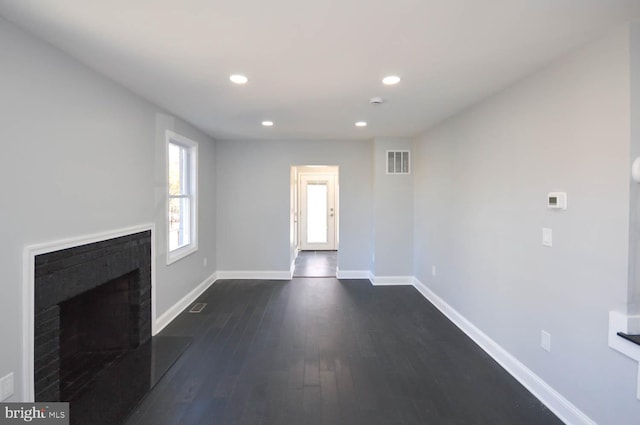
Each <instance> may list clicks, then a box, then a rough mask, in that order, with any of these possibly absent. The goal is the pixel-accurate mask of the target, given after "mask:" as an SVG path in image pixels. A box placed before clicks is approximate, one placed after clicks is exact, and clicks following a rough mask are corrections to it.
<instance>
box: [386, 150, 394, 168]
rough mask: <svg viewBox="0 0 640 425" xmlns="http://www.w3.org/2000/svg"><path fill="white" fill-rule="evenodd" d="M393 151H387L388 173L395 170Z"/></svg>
mask: <svg viewBox="0 0 640 425" xmlns="http://www.w3.org/2000/svg"><path fill="white" fill-rule="evenodd" d="M393 165H394V164H393V152H388V153H387V173H393V172H394V171H395V170H394V169H393Z"/></svg>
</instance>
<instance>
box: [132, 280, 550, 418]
mask: <svg viewBox="0 0 640 425" xmlns="http://www.w3.org/2000/svg"><path fill="white" fill-rule="evenodd" d="M198 302H206V303H208V305H207V307H206V308H205V310H204V311H203V312H202V313H200V314H190V313H183V314H181V315H180V316H179V317H178V318H176V320H174V321H173V322H172V323H171V324H170V325H169V326H168V327H167V328H166V329H165V330H164V331H163V332H162V335H174V336H192V337H193V343H192V344H191V345H190V346H189V348H188V349H187V350H186V351H185V352H184V354H183V355H182V356H181V358H179V359H178V361H177V362H176V363H175V364H174V366H173V367H172V368H171V369H170V370H169V371H168V372H167V374H166V375H165V376H164V377H163V378H162V380H161V381H160V382H159V383H158V385H157V386H156V387H155V388H154V389H153V390H152V391H151V393H150V394H149V395H148V396H147V397H146V399H145V400H144V401H143V402H142V403H141V404H140V405H139V406H138V407H137V409H136V410H135V411H134V412H133V414H132V415H131V416H130V417H129V419H128V420H127V422H126V425H199V424H208V425H222V424H224V425H229V424H236V425H249V424H262V425H269V424H282V425H340V424H344V425H360V424H362V425H365V424H366V425H418V424H448V425H473V424H478V425H480V424H482V425H486V424H491V425H499V424H505V425H507V424H508V425H517V424H531V425H544V424H561V423H562V422H561V421H560V420H558V419H557V418H556V417H555V416H554V415H553V414H552V413H551V412H550V411H548V410H547V409H546V408H545V407H544V406H543V405H542V404H541V403H540V402H539V401H538V400H537V399H535V398H534V397H533V396H532V395H531V394H530V393H528V392H527V390H525V389H524V388H523V387H522V386H521V385H520V384H519V383H518V382H517V381H515V380H514V379H513V378H512V377H511V376H510V375H508V374H507V373H506V372H505V371H504V370H503V369H502V368H501V367H500V366H498V365H497V364H496V363H495V362H494V361H493V360H492V359H491V358H489V357H488V355H486V354H485V353H484V352H483V351H482V350H481V349H480V348H479V347H477V346H476V345H475V344H474V343H473V342H472V341H471V340H470V339H468V338H467V337H466V336H465V335H464V334H463V333H462V332H461V331H459V330H458V329H457V328H456V327H455V326H454V325H453V324H452V323H450V322H449V321H448V320H447V319H446V318H445V317H444V316H443V315H442V314H441V313H440V312H438V311H437V310H436V309H435V308H434V307H433V306H432V305H431V304H430V303H429V302H427V301H426V300H425V299H424V298H423V297H422V296H421V295H420V294H419V293H418V292H417V291H416V290H415V289H414V288H412V287H408V286H407V287H373V286H371V284H370V283H369V282H368V281H364V280H343V281H339V280H337V279H331V278H312V279H305V278H294V279H293V280H291V281H249V280H221V281H218V282H216V283H215V284H214V285H213V286H212V287H211V288H209V290H207V291H206V292H205V293H204V294H203V295H202V296H201V297H200V298H199V299H198Z"/></svg>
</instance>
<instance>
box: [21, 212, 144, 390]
mask: <svg viewBox="0 0 640 425" xmlns="http://www.w3.org/2000/svg"><path fill="white" fill-rule="evenodd" d="M148 230H150V231H151V320H152V322H151V323H153V322H154V321H155V314H156V275H155V273H156V269H155V225H154V224H153V223H150V224H141V225H139V226H132V227H126V228H123V229H117V230H110V231H106V232H101V233H94V234H91V235H82V236H75V237H71V238H67V239H61V240H58V241H53V242H45V243H41V244H34V245H28V246H26V247H25V248H24V250H23V255H22V264H23V269H22V352H23V353H24V363H23V365H22V377H23V378H22V381H23V382H22V388H23V392H22V399H23V400H22V401H24V402H33V401H34V400H35V383H34V371H33V368H34V358H33V350H34V340H33V339H34V329H33V325H34V319H35V317H34V314H35V312H34V311H33V310H34V300H35V258H36V255H41V254H46V253H49V252H54V251H60V250H63V249H67V248H73V247H75V246H80V245H86V244H90V243H95V242H100V241H105V240H108V239H113V238H119V237H121V236H127V235H130V234H133V233H139V232H145V231H148Z"/></svg>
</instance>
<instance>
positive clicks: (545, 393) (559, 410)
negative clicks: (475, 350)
mask: <svg viewBox="0 0 640 425" xmlns="http://www.w3.org/2000/svg"><path fill="white" fill-rule="evenodd" d="M413 286H414V287H415V288H416V289H417V290H418V291H419V292H420V293H421V294H422V295H423V296H424V297H425V298H426V299H427V300H429V302H431V303H432V304H433V305H434V306H435V307H436V308H437V309H438V310H440V311H441V312H442V313H443V314H444V315H445V316H447V318H449V320H451V321H452V322H453V323H454V324H455V325H456V326H457V327H458V328H460V329H461V330H462V331H463V332H464V333H465V334H467V336H469V337H470V338H471V339H472V340H473V341H474V342H475V343H476V344H478V345H479V346H480V348H482V349H483V350H484V351H485V352H486V353H487V354H489V355H490V356H491V357H492V358H493V359H494V360H495V361H496V362H498V363H499V364H500V366H502V367H503V368H504V369H505V370H506V371H507V372H508V373H509V374H511V376H513V377H514V378H515V379H516V380H518V381H519V382H520V383H521V384H522V385H524V387H525V388H527V389H528V390H529V391H530V392H531V393H532V394H533V395H534V396H535V397H537V398H538V399H539V400H540V401H541V402H542V403H544V404H545V405H546V406H547V408H549V410H551V411H552V412H553V413H555V414H556V416H558V417H559V418H560V420H562V421H563V422H564V423H566V424H576V425H578V424H581V425H596V423H595V422H594V421H593V420H591V418H589V417H588V416H587V415H586V414H584V413H583V412H582V411H581V410H580V409H578V408H577V407H576V406H575V405H573V404H572V403H571V402H570V401H569V400H567V399H566V398H564V397H563V396H562V395H561V394H560V393H558V392H557V391H556V390H554V389H553V388H551V386H550V385H549V384H547V383H546V382H545V381H543V380H542V378H540V377H539V376H538V375H536V374H535V373H533V371H531V370H530V369H529V368H527V367H526V366H525V365H524V364H522V363H521V362H520V361H519V360H518V359H516V358H515V357H514V356H512V355H511V354H510V353H509V352H508V351H506V350H505V349H504V348H502V347H501V346H500V345H499V344H498V343H496V342H495V341H494V340H492V339H491V338H490V337H489V336H488V335H487V334H485V333H484V332H482V331H481V330H480V329H478V328H477V327H476V326H475V325H474V324H473V323H471V322H470V321H469V320H467V319H466V318H465V317H464V316H463V315H461V314H460V313H459V312H458V311H456V310H455V309H454V308H453V307H451V306H450V305H449V304H447V303H446V302H445V301H444V300H443V299H442V298H440V297H439V296H437V295H436V294H435V293H434V292H433V291H432V290H431V289H430V288H429V287H428V286H427V285H425V284H424V283H422V282H420V281H419V280H418V279H416V278H414V279H413Z"/></svg>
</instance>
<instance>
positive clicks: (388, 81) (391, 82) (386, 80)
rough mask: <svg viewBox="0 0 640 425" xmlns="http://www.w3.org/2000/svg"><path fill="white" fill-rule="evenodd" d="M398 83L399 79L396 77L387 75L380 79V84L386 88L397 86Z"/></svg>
mask: <svg viewBox="0 0 640 425" xmlns="http://www.w3.org/2000/svg"><path fill="white" fill-rule="evenodd" d="M399 82H400V77H398V76H397V75H389V76H387V77H384V78H383V79H382V84H385V85H387V86H392V85H394V84H398V83H399Z"/></svg>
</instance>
